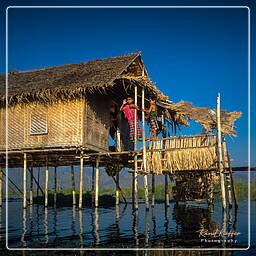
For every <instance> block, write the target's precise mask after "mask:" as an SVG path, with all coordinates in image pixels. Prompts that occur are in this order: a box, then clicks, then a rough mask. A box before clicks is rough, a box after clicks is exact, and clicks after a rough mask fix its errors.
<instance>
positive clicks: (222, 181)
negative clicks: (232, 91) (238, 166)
mask: <svg viewBox="0 0 256 256" xmlns="http://www.w3.org/2000/svg"><path fill="white" fill-rule="evenodd" d="M216 113H217V128H218V136H217V139H218V168H219V171H220V183H221V198H222V208H223V210H225V209H226V191H225V176H224V168H223V162H222V161H223V156H222V147H221V124H220V94H219V93H218V97H217V111H216Z"/></svg>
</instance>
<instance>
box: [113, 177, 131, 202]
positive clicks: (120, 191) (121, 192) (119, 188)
mask: <svg viewBox="0 0 256 256" xmlns="http://www.w3.org/2000/svg"><path fill="white" fill-rule="evenodd" d="M111 177H112V179H113V180H114V182H115V184H116V186H117V188H118V190H119V193H120V194H121V196H122V198H123V200H124V203H125V205H127V201H126V199H125V196H124V193H123V191H122V189H121V187H120V186H119V184H118V183H117V181H116V179H115V177H114V176H111Z"/></svg>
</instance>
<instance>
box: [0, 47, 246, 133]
mask: <svg viewBox="0 0 256 256" xmlns="http://www.w3.org/2000/svg"><path fill="white" fill-rule="evenodd" d="M140 56H141V52H136V53H131V54H127V55H124V56H118V57H112V58H107V59H99V60H92V61H86V62H81V63H76V64H67V65H61V66H54V67H47V68H41V69H35V70H29V71H13V72H10V73H9V74H8V105H15V104H17V103H28V102H31V101H38V102H43V103H48V102H54V101H56V100H70V99H73V98H77V97H80V96H81V95H84V94H85V93H94V92H96V91H102V92H105V90H106V88H108V87H110V86H113V85H114V84H115V82H116V81H118V80H121V79H126V80H127V79H128V80H129V81H130V82H131V83H130V84H132V83H138V84H140V85H141V86H144V87H146V88H147V89H148V90H149V91H150V92H151V93H153V94H155V95H157V98H158V105H159V106H162V107H163V108H164V109H167V110H168V113H169V118H170V119H171V120H173V121H174V122H175V123H177V124H181V125H188V119H192V120H194V121H196V122H198V123H200V124H201V125H202V126H203V127H205V128H206V129H207V130H212V129H214V128H216V117H215V116H214V114H213V111H212V110H210V109H209V108H198V107H194V106H193V105H192V104H191V103H189V102H184V101H182V102H179V103H176V104H172V102H171V101H169V100H168V97H167V96H165V95H164V94H163V93H162V92H161V91H160V90H159V89H157V87H156V86H155V85H154V83H153V82H152V81H151V80H150V78H149V76H148V75H147V72H146V74H145V76H142V71H141V70H142V69H141V68H142V67H141V66H142V65H143V62H142V61H140V58H141V57H140ZM136 62H137V64H136ZM129 69H130V70H129ZM138 70H140V71H138ZM5 88H6V75H4V74H2V75H0V107H1V106H5V101H6V94H5ZM167 116H168V115H167ZM240 116H241V113H240V112H231V113H228V112H226V111H224V110H223V111H222V112H221V124H222V129H223V133H224V134H230V135H235V131H234V128H235V127H234V126H233V125H234V122H235V121H236V119H237V118H239V117H240Z"/></svg>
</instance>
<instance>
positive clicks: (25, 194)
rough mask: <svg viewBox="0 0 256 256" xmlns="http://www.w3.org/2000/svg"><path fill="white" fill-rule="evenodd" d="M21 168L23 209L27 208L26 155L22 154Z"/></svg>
mask: <svg viewBox="0 0 256 256" xmlns="http://www.w3.org/2000/svg"><path fill="white" fill-rule="evenodd" d="M23 156H24V166H23V208H27V153H24V155H23Z"/></svg>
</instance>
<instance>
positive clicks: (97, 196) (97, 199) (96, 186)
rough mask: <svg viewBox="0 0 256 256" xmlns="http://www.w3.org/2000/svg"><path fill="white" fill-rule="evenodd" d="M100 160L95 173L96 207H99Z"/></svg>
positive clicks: (97, 161)
mask: <svg viewBox="0 0 256 256" xmlns="http://www.w3.org/2000/svg"><path fill="white" fill-rule="evenodd" d="M99 171H100V170H99V159H97V160H96V173H95V207H96V208H97V207H99Z"/></svg>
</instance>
